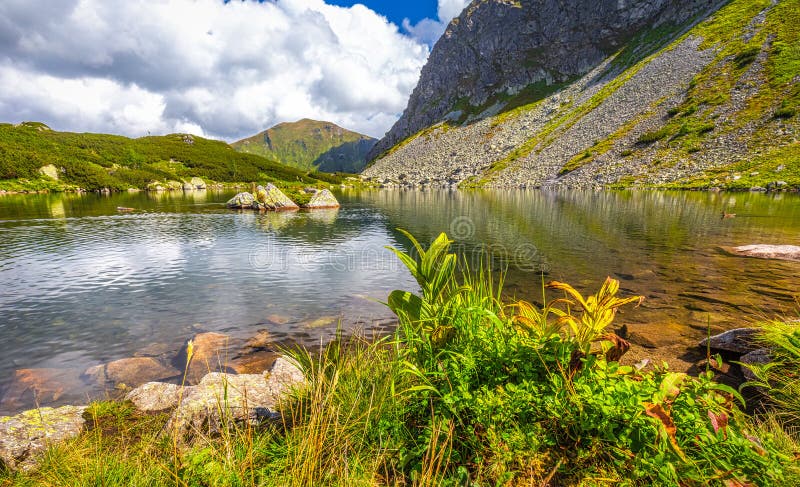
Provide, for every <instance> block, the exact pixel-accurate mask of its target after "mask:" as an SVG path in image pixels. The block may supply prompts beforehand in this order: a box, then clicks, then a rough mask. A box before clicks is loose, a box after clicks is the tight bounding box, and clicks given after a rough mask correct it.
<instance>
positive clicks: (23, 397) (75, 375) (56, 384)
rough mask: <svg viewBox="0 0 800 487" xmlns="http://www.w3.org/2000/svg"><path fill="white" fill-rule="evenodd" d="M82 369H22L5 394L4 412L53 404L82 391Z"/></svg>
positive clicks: (2, 403)
mask: <svg viewBox="0 0 800 487" xmlns="http://www.w3.org/2000/svg"><path fill="white" fill-rule="evenodd" d="M80 375H81V374H80V369H47V368H41V369H20V370H17V371H16V372H14V379H13V381H12V382H11V384H10V385H9V386H8V388H7V389H6V391H5V394H3V400H2V402H0V406H2V409H3V410H7V411H19V410H21V409H23V408H25V407H31V405H33V404H53V403H57V402H58V401H59V400H61V399H62V396H64V395H65V394H68V393H70V392H72V391H75V390H80V389H81V388H82V387H83V386H84V383H83V381H82V380H81V378H80Z"/></svg>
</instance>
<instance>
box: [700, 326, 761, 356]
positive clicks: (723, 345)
mask: <svg viewBox="0 0 800 487" xmlns="http://www.w3.org/2000/svg"><path fill="white" fill-rule="evenodd" d="M757 334H758V329H756V328H735V329H733V330H728V331H726V332H724V333H720V334H719V335H714V336H712V337H710V338H706V339H704V340H703V341H701V342H700V348H707V347H709V346H710V348H711V349H712V350H716V351H719V352H730V353H734V354H739V355H744V354H746V353H750V352H752V351H754V350H757V349H758V348H759V346H758V344H757V343H756V340H755V338H756V335H757Z"/></svg>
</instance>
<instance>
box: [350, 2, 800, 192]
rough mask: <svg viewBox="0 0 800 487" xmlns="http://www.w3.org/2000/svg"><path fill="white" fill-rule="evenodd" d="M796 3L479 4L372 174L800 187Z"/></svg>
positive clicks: (436, 63) (452, 35)
mask: <svg viewBox="0 0 800 487" xmlns="http://www.w3.org/2000/svg"><path fill="white" fill-rule="evenodd" d="M798 12H800V0H782V1H777V0H775V1H773V0H733V1H730V2H716V1H689V2H678V1H677V0H661V1H659V0H652V1H648V0H614V1H606V0H598V1H594V2H588V1H582V0H581V1H575V2H560V1H556V0H521V1H504V0H476V1H473V2H472V4H470V5H469V6H468V7H467V8H466V9H465V10H464V12H463V13H462V14H461V15H460V16H459V17H458V18H456V19H454V20H453V22H452V23H451V24H450V26H449V27H448V29H447V31H446V32H445V34H444V36H443V37H442V38H441V39H440V40H439V42H438V43H437V44H436V46H435V47H434V49H433V52H432V53H431V56H430V59H429V61H428V64H427V65H426V66H425V68H424V69H423V71H422V75H421V78H420V82H419V85H418V86H417V88H416V89H415V90H414V93H413V94H412V96H411V98H410V100H409V104H408V107H407V108H406V110H405V112H404V113H403V116H402V117H401V118H400V120H399V121H398V122H397V123H396V124H395V126H394V127H393V128H392V129H391V131H390V132H389V133H387V135H386V137H384V139H382V140H381V141H380V142H379V143H378V144H377V145H376V146H375V148H374V149H373V151H372V153H371V156H373V157H374V158H376V160H375V161H374V163H373V164H372V166H371V167H369V168H368V169H367V170H366V171H365V175H367V176H373V177H378V178H381V179H389V180H392V181H394V182H396V183H398V184H411V185H414V184H461V185H481V186H536V187H538V186H551V185H561V186H608V185H637V184H642V185H656V186H670V185H672V186H675V185H677V186H718V187H742V188H744V187H751V186H759V185H761V186H766V185H767V184H772V185H773V186H781V187H788V186H793V185H797V186H800V168H798V167H797V166H798V164H796V163H795V161H796V160H797V159H798V157H796V156H797V155H798V154H799V153H800V149H799V148H798V142H797V137H798V120H797V115H796V113H797V107H798V105H800V89H798V75H797V72H798V69H797V68H798V67H800V48H799V47H798V46H799V45H800V36H799V33H800V28H798V27H797V26H798V25H800V24H798V22H800V14H799V13H798ZM781 183H782V184H781Z"/></svg>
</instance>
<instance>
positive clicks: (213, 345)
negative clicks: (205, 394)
mask: <svg viewBox="0 0 800 487" xmlns="http://www.w3.org/2000/svg"><path fill="white" fill-rule="evenodd" d="M192 344H193V353H192V359H191V361H190V362H189V366H188V367H187V366H186V358H187V352H188V342H187V343H186V344H185V345H184V346H183V348H182V349H181V351H180V352H179V353H178V356H177V357H175V361H174V364H175V367H176V368H178V369H179V370H180V371H181V373H183V372H184V371H185V372H186V382H187V383H188V384H197V383H198V382H199V381H200V379H202V378H203V376H205V375H206V374H208V373H209V372H232V371H233V370H232V369H231V368H229V367H228V359H229V357H228V347H229V345H230V337H229V336H228V335H224V334H222V333H213V332H206V333H198V334H197V335H195V336H194V337H192Z"/></svg>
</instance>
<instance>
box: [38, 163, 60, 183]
mask: <svg viewBox="0 0 800 487" xmlns="http://www.w3.org/2000/svg"><path fill="white" fill-rule="evenodd" d="M39 174H41V175H42V176H47V177H48V178H51V179H55V180H58V168H57V167H56V166H54V165H53V164H48V165H46V166H42V167H40V168H39Z"/></svg>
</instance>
